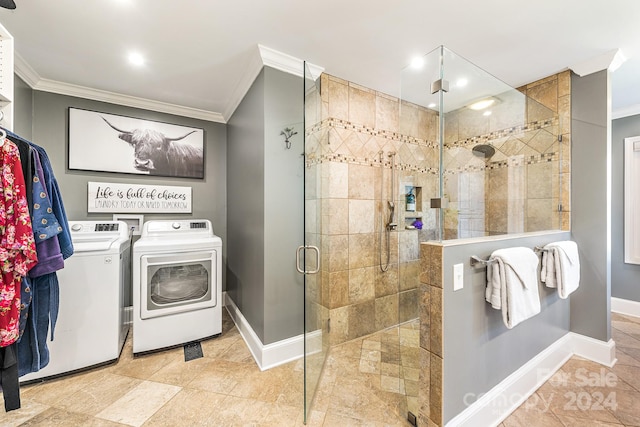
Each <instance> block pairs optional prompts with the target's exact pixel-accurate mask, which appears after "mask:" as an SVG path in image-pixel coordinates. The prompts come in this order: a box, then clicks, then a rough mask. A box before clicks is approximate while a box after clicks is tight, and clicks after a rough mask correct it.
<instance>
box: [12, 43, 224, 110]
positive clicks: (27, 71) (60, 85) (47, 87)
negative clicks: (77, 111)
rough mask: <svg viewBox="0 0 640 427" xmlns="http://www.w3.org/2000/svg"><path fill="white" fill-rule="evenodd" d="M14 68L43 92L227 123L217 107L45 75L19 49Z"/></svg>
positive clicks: (32, 85) (22, 77) (26, 80)
mask: <svg viewBox="0 0 640 427" xmlns="http://www.w3.org/2000/svg"><path fill="white" fill-rule="evenodd" d="M14 72H15V73H16V75H18V77H20V78H21V79H22V80H24V81H25V83H27V84H28V85H29V86H30V87H31V88H32V89H34V90H39V91H42V92H50V93H57V94H58V95H67V96H75V97H77V98H84V99H91V100H93V101H100V102H107V103H109V104H117V105H123V106H126V107H133V108H140V109H143V110H150V111H157V112H160V113H166V114H173V115H176V116H182V117H190V118H193V119H199V120H206V121H210V122H217V123H226V121H225V120H224V117H222V114H220V113H216V112H213V111H207V110H201V109H198V108H191V107H184V106H181V105H176V104H170V103H168V102H161V101H154V100H152V99H146V98H140V97H137V96H130V95H123V94H120V93H116V92H109V91H106V90H101V89H93V88H90V87H86V86H80V85H74V84H71V83H64V82H59V81H55V80H49V79H43V78H42V77H40V75H39V74H38V73H37V72H36V71H35V70H34V69H33V68H32V67H31V66H30V65H29V64H28V63H27V62H26V61H25V60H24V59H23V58H22V56H20V55H19V54H18V53H17V52H16V53H15V69H14Z"/></svg>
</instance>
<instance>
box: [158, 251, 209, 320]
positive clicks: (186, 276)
mask: <svg viewBox="0 0 640 427" xmlns="http://www.w3.org/2000/svg"><path fill="white" fill-rule="evenodd" d="M210 269H211V262H210V261H206V262H205V263H189V264H181V265H171V266H164V267H160V268H158V269H157V270H156V271H155V273H153V275H152V276H151V285H150V286H151V290H150V295H149V297H150V299H151V302H152V303H153V304H154V306H155V307H150V308H151V309H154V308H160V307H162V306H166V305H169V304H179V303H182V302H188V301H194V300H200V299H202V298H205V297H206V296H207V292H208V291H209V270H210Z"/></svg>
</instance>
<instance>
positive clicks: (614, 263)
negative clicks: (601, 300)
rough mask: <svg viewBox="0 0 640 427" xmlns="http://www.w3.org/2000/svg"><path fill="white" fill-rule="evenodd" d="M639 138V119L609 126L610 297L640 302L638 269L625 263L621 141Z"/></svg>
mask: <svg viewBox="0 0 640 427" xmlns="http://www.w3.org/2000/svg"><path fill="white" fill-rule="evenodd" d="M638 135H640V115H637V116H631V117H625V118H622V119H617V120H614V121H613V122H612V130H611V159H612V164H613V169H612V177H611V187H612V193H611V218H612V221H611V296H613V297H616V298H623V299H626V300H631V301H638V302H640V265H635V264H625V262H624V139H625V138H628V137H631V136H638Z"/></svg>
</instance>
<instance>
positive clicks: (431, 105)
mask: <svg viewBox="0 0 640 427" xmlns="http://www.w3.org/2000/svg"><path fill="white" fill-rule="evenodd" d="M435 106H436V103H435V102H432V103H431V104H429V105H427V108H435Z"/></svg>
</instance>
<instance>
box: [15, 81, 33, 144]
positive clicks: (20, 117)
mask: <svg viewBox="0 0 640 427" xmlns="http://www.w3.org/2000/svg"><path fill="white" fill-rule="evenodd" d="M32 116H33V89H31V87H29V85H27V84H26V83H25V82H24V81H23V80H22V79H21V78H20V77H18V76H14V84H13V131H14V132H15V133H16V134H17V135H20V136H22V137H24V138H26V139H28V140H30V139H31V134H32V129H31V125H32V123H33V120H32Z"/></svg>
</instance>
